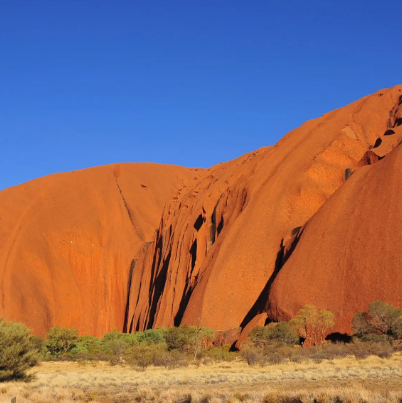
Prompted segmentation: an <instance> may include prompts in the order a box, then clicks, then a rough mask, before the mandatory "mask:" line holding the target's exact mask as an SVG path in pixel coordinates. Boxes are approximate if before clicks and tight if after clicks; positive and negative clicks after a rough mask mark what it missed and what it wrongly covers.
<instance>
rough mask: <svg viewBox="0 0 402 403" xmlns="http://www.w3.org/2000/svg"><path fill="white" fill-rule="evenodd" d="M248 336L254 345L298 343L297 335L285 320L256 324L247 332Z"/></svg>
mask: <svg viewBox="0 0 402 403" xmlns="http://www.w3.org/2000/svg"><path fill="white" fill-rule="evenodd" d="M248 337H249V340H250V341H251V342H252V343H253V344H254V346H255V347H265V346H266V345H268V344H273V343H275V344H282V345H283V344H298V343H299V336H298V335H297V333H296V332H295V331H294V330H293V329H292V328H291V327H290V325H289V323H287V322H279V323H270V324H269V325H267V326H257V327H255V328H254V329H253V330H252V331H251V332H250V333H249V336H248Z"/></svg>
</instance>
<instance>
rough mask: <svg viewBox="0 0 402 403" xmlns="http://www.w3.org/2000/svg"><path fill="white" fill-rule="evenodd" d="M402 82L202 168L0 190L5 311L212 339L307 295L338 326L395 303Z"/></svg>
mask: <svg viewBox="0 0 402 403" xmlns="http://www.w3.org/2000/svg"><path fill="white" fill-rule="evenodd" d="M401 123H402V86H396V87H393V88H390V89H384V90H381V91H378V92H377V93H375V94H373V95H370V96H367V97H364V98H362V99H360V100H358V101H356V102H354V103H352V104H350V105H348V106H345V107H343V108H340V109H337V110H334V111H332V112H330V113H327V114H325V115H323V116H322V117H320V118H318V119H314V120H310V121H308V122H306V123H304V124H303V125H302V126H301V127H299V128H298V129H295V130H293V131H291V132H290V133H288V134H286V135H285V136H284V137H283V138H282V139H281V140H280V141H279V142H278V143H277V144H275V145H274V146H272V147H264V148H261V149H259V150H256V151H255V152H252V153H249V154H246V155H244V156H242V157H240V158H237V159H235V160H233V161H229V162H226V163H222V164H219V165H216V166H213V167H211V168H209V169H205V170H204V169H187V168H181V167H174V166H160V165H156V164H119V165H113V166H106V167H98V168H93V169H88V170H82V171H77V172H72V173H68V174H58V175H53V176H50V177H46V178H41V179H38V180H36V181H32V182H29V183H27V184H24V185H21V186H17V187H15V188H10V189H7V190H5V191H2V192H0V240H1V243H0V314H1V315H4V316H6V317H8V318H10V319H16V320H21V321H23V322H25V323H27V324H28V325H29V326H31V327H33V328H34V330H35V332H36V333H39V334H43V333H44V332H45V331H46V330H47V329H48V328H49V327H50V326H51V325H54V324H60V325H63V326H75V327H78V328H80V329H81V331H82V332H83V333H90V334H95V335H102V334H103V333H105V332H106V331H110V330H112V329H113V328H115V327H117V328H118V329H120V330H123V331H126V332H135V331H139V330H144V329H147V328H157V327H168V326H179V325H182V324H190V325H194V324H197V323H199V324H201V325H204V326H209V327H212V328H214V329H216V330H218V331H219V339H220V342H221V343H223V342H225V340H224V339H225V338H226V339H227V340H226V341H228V340H230V342H231V343H232V342H233V341H234V340H236V339H238V344H237V345H238V346H240V342H241V341H242V340H244V339H245V337H246V335H247V332H248V331H249V330H250V329H251V328H252V327H253V326H255V325H256V324H263V323H265V322H266V321H272V320H273V321H276V320H286V319H289V318H290V317H292V316H293V315H294V314H295V313H296V312H297V310H298V309H299V308H300V307H302V306H303V305H305V304H306V303H310V304H315V305H317V306H318V307H319V308H327V309H330V310H333V311H334V312H335V313H336V315H337V325H336V329H334V330H335V331H339V332H350V330H351V329H350V319H351V317H352V315H353V314H354V313H355V312H356V311H357V310H358V309H363V308H366V307H367V304H368V303H370V302H371V301H373V300H376V299H383V300H385V301H387V302H389V303H393V304H395V305H398V306H402V300H401V298H400V294H401V293H400V287H399V285H398V284H399V283H400V282H399V281H398V280H399V277H400V274H399V260H400V259H399V258H398V256H399V252H398V251H399V250H401V248H400V246H401V245H400V239H399V238H400V237H399V235H398V229H399V227H400V226H401V224H402V223H400V222H399V221H400V219H402V216H400V214H399V212H398V205H399V203H398V201H399V198H400V196H401V192H402V182H401V181H400V179H399V178H401V177H402V176H401V174H402V172H399V170H400V164H398V162H399V160H400V157H401V156H400V155H399V154H400V153H401V152H402V151H401V147H400V146H399V144H400V143H401V141H402V126H401Z"/></svg>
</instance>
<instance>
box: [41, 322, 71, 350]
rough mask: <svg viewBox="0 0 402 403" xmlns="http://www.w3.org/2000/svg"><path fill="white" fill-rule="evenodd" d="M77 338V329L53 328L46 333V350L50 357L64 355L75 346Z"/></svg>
mask: <svg viewBox="0 0 402 403" xmlns="http://www.w3.org/2000/svg"><path fill="white" fill-rule="evenodd" d="M77 338H78V330H77V329H73V328H62V327H60V326H54V327H52V328H51V329H50V330H49V331H48V332H47V333H46V339H47V340H46V348H47V350H48V351H49V352H50V354H52V355H59V354H66V353H69V352H70V351H71V350H72V349H73V348H74V347H75V346H76V343H77Z"/></svg>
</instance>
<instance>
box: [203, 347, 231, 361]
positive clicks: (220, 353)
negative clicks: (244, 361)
mask: <svg viewBox="0 0 402 403" xmlns="http://www.w3.org/2000/svg"><path fill="white" fill-rule="evenodd" d="M236 357H237V353H234V352H230V345H229V344H226V345H224V346H220V347H209V348H208V349H205V350H202V351H201V352H200V354H199V358H209V359H211V360H213V361H233V360H235V359H236Z"/></svg>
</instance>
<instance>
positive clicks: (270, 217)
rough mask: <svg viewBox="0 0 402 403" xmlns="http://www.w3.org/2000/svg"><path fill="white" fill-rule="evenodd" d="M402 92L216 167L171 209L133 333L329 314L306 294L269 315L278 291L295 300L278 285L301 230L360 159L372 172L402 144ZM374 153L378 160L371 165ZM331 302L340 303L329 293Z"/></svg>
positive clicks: (367, 101) (136, 300) (140, 292)
mask: <svg viewBox="0 0 402 403" xmlns="http://www.w3.org/2000/svg"><path fill="white" fill-rule="evenodd" d="M401 90H402V87H401V86H398V87H394V88H392V89H389V90H382V91H379V92H377V93H376V94H373V95H371V96H368V97H365V98H363V99H361V100H359V101H357V102H354V103H353V104H351V105H348V106H346V107H344V108H341V109H338V110H335V111H333V112H330V113H328V114H326V115H324V116H323V117H321V118H319V119H315V120H311V121H309V122H306V123H305V124H303V125H302V126H301V127H300V128H298V129H296V130H294V131H292V132H290V133H288V134H287V135H286V136H285V137H283V138H282V139H281V140H280V141H279V142H278V143H277V144H276V145H275V146H274V147H269V148H263V149H260V150H257V151H256V152H254V153H251V154H248V155H245V156H243V157H241V158H239V159H237V160H234V161H231V162H228V163H226V164H221V165H218V166H215V167H212V168H210V169H209V170H208V171H209V175H207V176H206V177H205V178H204V179H203V180H201V181H199V183H197V184H196V186H195V187H193V188H192V189H189V190H188V191H187V193H183V194H182V195H181V196H180V198H178V200H176V201H175V203H171V204H170V206H168V207H167V208H166V209H165V210H164V214H163V217H162V220H161V222H160V226H159V229H158V231H157V233H156V235H155V238H154V242H153V243H150V244H148V245H147V246H146V247H145V248H144V249H143V251H142V252H141V253H140V254H139V255H138V257H137V262H136V265H135V269H134V274H133V277H132V282H131V284H132V286H131V294H130V304H129V310H128V316H127V324H128V327H127V330H128V331H135V330H142V329H145V328H148V327H162V326H173V325H179V324H185V323H187V324H195V323H196V322H197V321H199V323H201V324H202V325H205V326H210V327H212V328H215V329H219V330H227V329H236V328H237V327H238V326H242V327H244V326H246V325H247V324H248V323H249V322H250V320H252V319H253V317H255V316H256V315H258V314H260V313H261V312H263V311H264V310H266V309H269V312H270V314H271V319H279V318H282V317H287V316H288V315H290V314H291V313H295V312H296V309H297V308H299V307H300V305H301V304H305V303H309V302H314V301H316V302H317V305H321V304H320V301H319V300H316V299H315V300H314V301H310V300H309V297H310V294H309V297H308V298H307V296H306V298H304V297H303V294H302V293H301V294H300V295H299V298H298V299H297V300H295V301H296V302H295V303H294V304H293V305H289V308H286V309H287V310H284V311H283V312H282V311H281V310H280V309H281V302H280V301H282V300H280V301H279V300H278V303H277V306H276V307H275V309H271V307H270V306H268V305H269V301H271V293H272V291H271V288H272V286H273V285H274V284H275V290H277V291H276V292H277V293H279V294H280V295H281V296H283V295H287V296H288V299H287V300H286V303H289V304H290V302H289V301H292V294H291V293H288V291H287V290H288V289H289V288H288V286H287V284H288V282H290V281H291V280H290V279H286V281H282V282H281V283H280V285H277V284H276V283H277V281H276V277H277V276H278V274H279V273H281V270H282V269H283V266H284V265H285V267H286V265H287V263H285V262H286V260H287V259H289V257H290V256H291V257H292V256H293V253H294V250H298V248H299V246H298V245H297V243H298V242H299V241H300V239H303V237H304V235H303V234H302V232H303V228H301V227H303V226H304V225H305V223H306V222H307V221H308V220H309V219H310V218H311V217H312V216H313V215H314V214H315V213H316V212H317V211H318V210H319V209H320V208H321V206H322V205H326V203H327V200H328V199H329V198H330V197H331V195H332V194H333V193H334V192H336V191H337V189H339V188H341V187H343V186H344V183H345V180H346V179H348V178H350V176H351V175H352V173H353V172H354V171H355V170H356V169H362V168H359V162H360V161H362V159H363V160H365V159H366V160H367V161H368V162H366V163H374V162H376V161H378V160H379V159H380V158H379V157H383V156H384V155H385V154H386V153H388V152H390V151H391V150H392V149H393V148H394V147H395V145H396V144H397V143H398V140H395V139H396V138H397V137H398V135H395V134H393V135H389V133H386V132H387V131H388V130H390V128H391V127H394V126H395V125H397V124H398V123H397V122H398V119H399V118H398V116H399V108H400V96H401ZM379 137H381V138H382V145H381V146H379V145H377V149H376V148H373V146H374V145H375V142H376V139H378V138H379ZM391 143H392V144H391ZM381 147H382V148H384V149H382V148H381ZM370 149H371V150H372V151H371V152H372V153H376V152H377V153H378V154H377V153H376V155H377V157H378V158H376V157H373V156H371V157H370V156H369V157H367V154H366V153H367V152H368V151H369V150H370ZM365 155H366V157H365ZM364 157H365V158H364ZM360 165H362V164H361V163H360ZM353 175H355V173H353ZM353 175H352V176H353ZM367 219H368V218H367ZM346 221H348V219H346ZM357 225H364V224H362V221H360V222H359V223H358V224H357ZM373 236H374V234H373ZM318 241H319V240H318V239H317V242H318ZM379 241H380V240H379ZM306 259H307V257H306ZM292 261H293V262H294V270H295V271H297V267H298V263H297V261H296V259H292ZM303 264H307V260H305V261H303ZM384 269H385V268H384ZM321 281H323V279H321ZM345 281H349V279H345ZM278 284H279V283H278ZM294 284H295V285H294V287H297V284H298V283H297V282H295V283H294ZM317 286H318V285H317ZM292 292H294V291H292ZM373 297H374V294H373ZM278 298H279V297H278ZM328 298H334V299H336V298H337V296H336V295H334V294H333V293H331V292H330V289H328ZM326 301H327V300H325V301H324V300H322V302H326ZM345 303H346V302H345ZM287 306H288V305H286V307H287ZM338 313H340V311H339V310H338Z"/></svg>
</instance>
